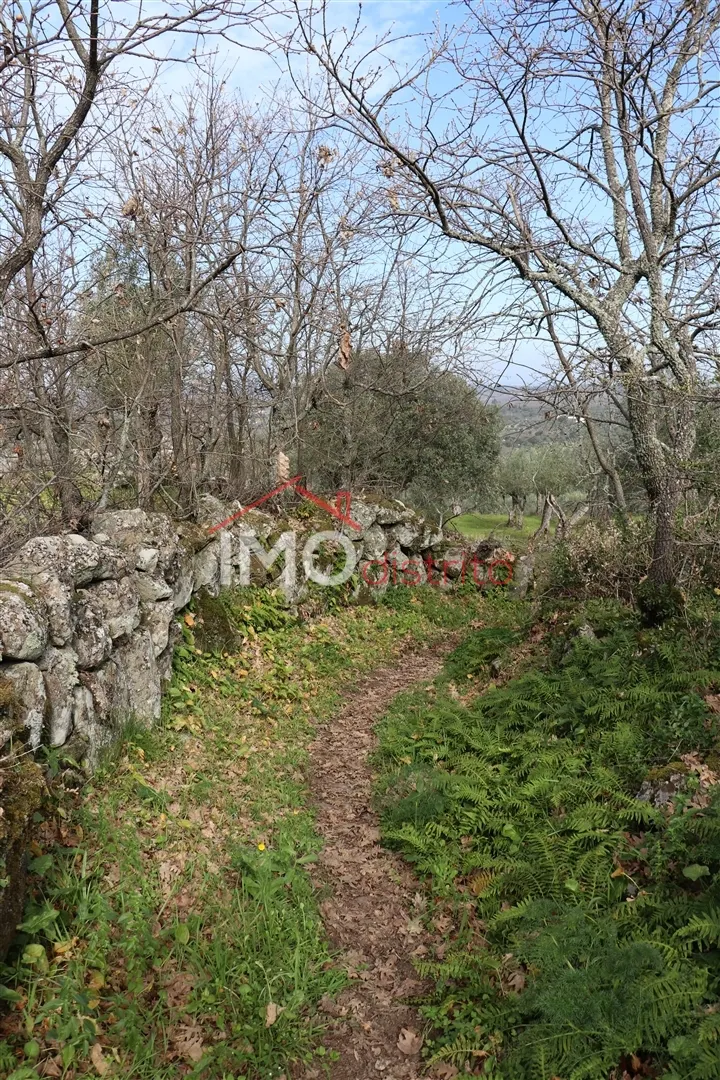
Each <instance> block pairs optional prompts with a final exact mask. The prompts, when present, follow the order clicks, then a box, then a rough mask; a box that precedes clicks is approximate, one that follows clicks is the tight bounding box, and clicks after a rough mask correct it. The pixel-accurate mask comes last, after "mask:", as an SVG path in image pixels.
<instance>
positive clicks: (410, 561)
mask: <svg viewBox="0 0 720 1080" xmlns="http://www.w3.org/2000/svg"><path fill="white" fill-rule="evenodd" d="M401 566H402V569H401V572H400V573H399V574H398V584H402V585H412V586H414V585H425V584H426V583H427V569H426V566H425V563H424V561H423V558H422V556H421V555H407V556H406V557H405V562H404V563H403V564H401Z"/></svg>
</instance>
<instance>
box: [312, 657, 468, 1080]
mask: <svg viewBox="0 0 720 1080" xmlns="http://www.w3.org/2000/svg"><path fill="white" fill-rule="evenodd" d="M453 644H454V641H447V643H446V645H445V647H444V648H440V649H438V648H435V649H433V650H432V652H430V651H424V652H418V653H413V654H410V655H404V656H401V657H400V658H399V659H398V660H397V661H396V663H395V664H394V665H393V666H392V667H385V668H381V669H380V670H378V671H376V672H375V673H374V674H372V675H371V676H370V677H369V678H367V679H365V680H364V681H363V682H362V683H360V684H359V685H358V686H357V688H355V689H354V690H352V691H351V692H350V694H349V696H348V698H347V701H346V703H345V705H344V707H343V708H342V710H341V712H340V713H339V714H338V715H337V716H336V717H335V718H334V719H333V720H332V721H331V722H330V724H329V725H328V726H327V727H324V728H322V730H321V732H320V734H319V736H318V738H317V740H316V741H315V743H314V744H313V746H312V747H311V751H310V753H311V766H310V768H311V789H312V794H313V797H314V802H315V805H316V808H317V815H318V828H319V831H320V833H321V835H322V836H323V837H324V840H325V847H324V850H323V852H322V855H321V856H320V860H319V863H318V867H317V870H316V873H315V879H316V884H317V885H318V886H319V887H320V888H322V889H324V890H325V891H327V890H329V891H330V893H331V895H330V896H329V898H328V899H326V900H325V901H324V902H323V903H322V905H321V911H322V916H323V919H324V922H325V927H326V930H327V933H328V936H329V938H330V940H331V942H332V943H333V945H334V946H335V947H336V948H337V949H338V950H339V951H340V952H341V954H342V957H343V963H344V964H345V966H346V969H347V971H348V974H349V975H350V978H351V980H352V983H351V985H350V986H349V987H348V988H347V990H345V991H344V992H343V993H342V994H340V996H339V997H338V998H337V1000H336V1001H330V1000H328V1001H325V1002H323V1003H321V1008H323V1009H324V1010H325V1012H326V1013H327V1014H328V1015H329V1016H331V1017H333V1021H332V1023H331V1029H330V1032H329V1033H328V1035H327V1036H326V1038H325V1039H324V1042H325V1045H326V1046H327V1047H328V1048H329V1049H332V1050H335V1051H336V1052H337V1053H338V1054H339V1055H340V1056H339V1060H337V1061H336V1062H335V1063H334V1065H333V1067H332V1068H331V1080H371V1078H375V1080H378V1078H382V1080H416V1078H418V1077H419V1076H420V1073H421V1067H422V1066H421V1057H420V1050H421V1046H422V1037H421V1036H422V1022H421V1020H420V1019H419V1018H418V1015H417V1012H416V1011H415V1010H414V1009H413V1008H412V1007H410V1006H408V1005H407V1004H405V1001H406V999H407V998H412V997H414V996H416V995H417V994H419V993H422V991H423V989H424V986H423V982H422V980H421V979H420V978H419V976H418V974H417V972H416V971H415V968H414V967H413V963H412V960H413V957H417V956H424V955H426V954H428V952H429V951H430V946H431V942H430V940H429V939H428V937H427V935H426V932H425V931H424V929H423V926H422V919H421V914H422V910H423V907H424V898H423V896H422V894H421V893H420V892H419V890H418V883H417V881H416V880H415V878H414V877H413V874H412V872H411V871H410V869H409V868H408V866H407V865H406V864H405V863H404V862H403V861H402V859H400V858H399V857H398V856H396V855H394V854H393V853H392V852H390V851H387V850H386V849H384V848H383V847H381V845H380V831H379V828H378V818H377V814H376V813H375V812H374V810H373V807H372V782H373V781H372V774H371V772H370V768H369V765H368V754H369V753H371V752H372V750H373V749H374V747H375V734H374V728H375V725H376V723H377V721H378V720H379V718H380V717H381V716H382V714H383V713H384V712H385V711H386V709H387V707H388V706H389V704H390V702H391V701H392V699H393V698H394V697H395V695H396V694H398V693H400V692H401V691H402V690H407V689H408V688H410V687H411V686H412V685H413V684H415V683H418V682H421V681H424V680H428V679H432V678H434V676H435V675H437V673H438V671H439V670H440V667H441V665H442V660H443V654H444V653H445V652H446V651H448V650H449V649H450V648H451V647H452V646H453ZM306 1075H309V1076H313V1075H314V1074H313V1072H312V1071H310V1072H309V1073H308V1074H306ZM318 1075H319V1074H318Z"/></svg>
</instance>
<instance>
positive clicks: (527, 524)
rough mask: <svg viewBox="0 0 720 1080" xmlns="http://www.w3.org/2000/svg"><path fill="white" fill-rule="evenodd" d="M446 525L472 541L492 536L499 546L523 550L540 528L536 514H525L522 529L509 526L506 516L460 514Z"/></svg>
mask: <svg viewBox="0 0 720 1080" xmlns="http://www.w3.org/2000/svg"><path fill="white" fill-rule="evenodd" d="M448 524H449V526H451V527H454V528H455V529H457V531H458V532H460V533H462V534H463V536H468V537H470V538H471V539H472V540H486V539H487V538H488V537H490V536H492V537H493V539H495V540H497V541H498V543H500V544H507V545H508V547H510V548H522V549H523V550H524V549H525V547H526V546H527V541H528V540H529V539H530V537H531V536H532V534H533V533H534V532H536V531H537V530H538V529H539V528H540V518H539V517H538V515H537V514H526V515H525V519H524V521H523V527H522V529H514V528H512V527H511V526H509V525H508V523H507V514H460V516H459V517H456V518H453V519H452V521H451V522H449V523H448ZM551 531H554V527H552V528H551Z"/></svg>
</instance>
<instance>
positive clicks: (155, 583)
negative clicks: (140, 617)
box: [133, 572, 173, 603]
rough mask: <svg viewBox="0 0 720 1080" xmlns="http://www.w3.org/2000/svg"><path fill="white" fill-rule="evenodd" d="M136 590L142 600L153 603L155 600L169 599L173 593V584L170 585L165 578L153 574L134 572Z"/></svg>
mask: <svg viewBox="0 0 720 1080" xmlns="http://www.w3.org/2000/svg"><path fill="white" fill-rule="evenodd" d="M133 581H134V583H135V591H136V592H137V594H138V596H139V597H140V600H141V601H144V602H145V603H153V602H154V601H155V600H167V598H168V597H169V596H172V594H173V587H172V585H168V583H167V581H166V580H165V578H161V577H153V575H152V574H145V573H142V572H140V573H135V574H133Z"/></svg>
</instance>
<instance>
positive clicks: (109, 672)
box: [79, 657, 120, 726]
mask: <svg viewBox="0 0 720 1080" xmlns="http://www.w3.org/2000/svg"><path fill="white" fill-rule="evenodd" d="M79 679H80V684H81V685H82V686H83V687H85V689H86V690H88V691H89V692H90V694H91V696H92V713H93V722H94V723H101V724H103V725H105V726H108V725H111V726H112V725H116V724H117V722H118V719H119V714H118V711H117V709H116V701H117V698H118V693H119V691H118V684H119V681H120V680H119V677H118V664H117V661H116V660H115V658H114V657H111V658H110V659H109V660H108V662H107V663H106V664H103V666H102V667H101V668H97V669H96V670H95V671H81V672H80V674H79Z"/></svg>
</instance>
